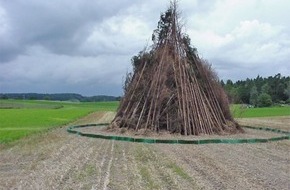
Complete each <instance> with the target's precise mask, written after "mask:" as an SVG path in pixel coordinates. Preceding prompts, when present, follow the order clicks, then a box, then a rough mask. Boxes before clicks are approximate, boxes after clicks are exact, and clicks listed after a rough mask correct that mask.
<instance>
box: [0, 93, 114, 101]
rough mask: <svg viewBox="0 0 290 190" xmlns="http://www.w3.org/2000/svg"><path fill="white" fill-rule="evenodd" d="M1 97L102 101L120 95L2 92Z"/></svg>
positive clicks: (110, 99)
mask: <svg viewBox="0 0 290 190" xmlns="http://www.w3.org/2000/svg"><path fill="white" fill-rule="evenodd" d="M0 99H23V100H53V101H74V102H101V101H118V100H120V97H115V96H106V95H98V96H82V95H80V94H75V93H58V94H40V93H0Z"/></svg>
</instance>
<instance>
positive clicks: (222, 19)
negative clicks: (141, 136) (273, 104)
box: [0, 0, 290, 95]
mask: <svg viewBox="0 0 290 190" xmlns="http://www.w3.org/2000/svg"><path fill="white" fill-rule="evenodd" d="M168 4H169V1H168V0H158V1H156V0H146V1H144V0H134V1H132V0H122V1H120V0H73V1H72V0H49V1H40V0H0V93H8V92H36V93H61V92H72V93H80V94H82V95H98V94H106V95H121V94H122V83H123V82H124V76H125V74H126V72H128V71H131V69H132V68H131V63H130V59H131V57H132V56H133V55H135V54H137V53H138V52H139V51H141V50H142V49H143V48H144V47H145V46H146V44H148V43H149V44H150V39H151V34H152V31H153V30H154V29H155V28H156V26H157V22H158V20H159V16H160V13H161V12H163V11H165V10H166V8H167V7H168ZM289 7H290V1H289V0H216V1H215V0H180V1H179V8H180V10H181V11H182V21H183V23H184V24H185V26H184V31H185V32H186V33H187V34H189V36H190V38H191V41H192V44H193V45H194V46H195V47H196V48H197V50H198V52H199V55H200V56H201V57H203V58H205V59H207V60H208V61H209V62H210V63H211V64H212V67H213V68H214V69H215V70H216V72H217V73H218V76H219V77H220V79H232V80H233V81H235V80H239V79H246V78H255V77H256V76H257V75H260V76H263V77H268V76H271V75H275V74H277V73H281V74H282V75H284V76H289V75H290V22H289V16H290V13H289Z"/></svg>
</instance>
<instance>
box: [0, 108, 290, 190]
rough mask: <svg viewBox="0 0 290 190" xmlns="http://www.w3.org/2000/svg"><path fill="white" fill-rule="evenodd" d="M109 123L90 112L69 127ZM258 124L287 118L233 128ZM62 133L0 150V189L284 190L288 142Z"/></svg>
mask: <svg viewBox="0 0 290 190" xmlns="http://www.w3.org/2000/svg"><path fill="white" fill-rule="evenodd" d="M113 116H114V113H113V112H96V113H92V114H90V115H89V116H87V117H85V118H82V119H80V120H78V121H77V122H75V123H73V124H72V125H78V124H87V123H96V122H99V123H103V122H109V121H110V120H111V119H112V118H113ZM265 120H266V121H267V124H268V127H276V128H280V127H281V126H282V125H283V127H282V129H284V130H289V129H290V126H289V123H288V122H287V121H288V120H287V118H286V119H285V118H282V119H281V121H282V122H280V120H279V118H277V117H276V118H263V119H257V118H256V119H252V121H251V120H250V119H244V120H243V119H239V122H240V123H243V124H251V122H252V123H253V124H254V125H256V126H260V125H264V124H265ZM284 120H285V121H286V122H283V121H284ZM271 122H272V124H273V125H271ZM279 125H281V126H279ZM66 127H67V126H66ZM66 127H62V128H58V129H54V130H51V131H49V132H47V133H41V134H38V135H33V136H31V137H28V138H26V139H22V140H20V141H19V142H16V143H15V144H14V145H13V146H10V147H7V148H2V149H1V150H0V189H289V188H290V182H289V176H290V141H289V140H283V141H278V142H271V143H261V144H259V143H258V144H235V145H231V144H207V145H175V144H174V145H170V144H142V143H131V142H118V141H110V140H103V139H93V138H86V137H80V136H77V135H74V134H69V133H67V132H66Z"/></svg>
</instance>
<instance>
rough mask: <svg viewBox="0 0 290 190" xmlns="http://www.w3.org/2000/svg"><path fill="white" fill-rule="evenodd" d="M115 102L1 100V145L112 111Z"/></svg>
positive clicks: (115, 104)
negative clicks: (89, 116)
mask: <svg viewBox="0 0 290 190" xmlns="http://www.w3.org/2000/svg"><path fill="white" fill-rule="evenodd" d="M117 106H118V102H86V103H80V102H77V103H73V102H58V101H33V100H30V101H23V100H0V143H8V142H12V141H15V140H17V139H20V138H22V137H24V136H27V135H29V134H32V133H36V132H40V131H44V130H47V129H50V128H54V127H58V126H62V125H65V124H68V123H71V122H73V121H74V120H76V119H78V118H80V117H83V116H85V115H87V114H89V113H91V112H95V111H115V110H116V108H117Z"/></svg>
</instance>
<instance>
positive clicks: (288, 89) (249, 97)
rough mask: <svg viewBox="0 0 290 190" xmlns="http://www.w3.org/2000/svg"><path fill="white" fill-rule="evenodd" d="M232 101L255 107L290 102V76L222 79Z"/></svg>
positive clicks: (277, 75) (222, 83)
mask: <svg viewBox="0 0 290 190" xmlns="http://www.w3.org/2000/svg"><path fill="white" fill-rule="evenodd" d="M221 85H222V86H223V88H224V89H225V91H226V93H227V95H228V97H229V100H230V102H231V103H244V104H250V105H253V106H255V107H267V106H271V105H272V104H290V76H287V77H285V76H281V74H280V73H278V74H276V75H275V76H269V77H267V78H263V77H261V76H259V75H258V76H257V77H256V78H255V79H249V78H247V79H246V80H238V81H236V82H233V81H231V80H227V81H223V80H221Z"/></svg>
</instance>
